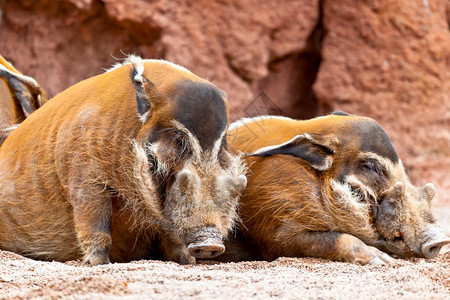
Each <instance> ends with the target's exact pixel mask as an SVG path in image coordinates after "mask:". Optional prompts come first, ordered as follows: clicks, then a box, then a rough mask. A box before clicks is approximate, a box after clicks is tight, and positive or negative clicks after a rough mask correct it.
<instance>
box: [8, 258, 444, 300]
mask: <svg viewBox="0 0 450 300" xmlns="http://www.w3.org/2000/svg"><path fill="white" fill-rule="evenodd" d="M0 266H1V270H2V271H1V274H0V297H2V298H5V299H18V298H21V299H23V298H34V297H39V298H41V297H43V298H62V297H68V296H70V297H71V298H75V299H93V298H96V299H111V298H113V297H124V298H138V297H151V298H152V299H181V298H183V299H186V298H195V299H211V298H216V299H224V298H228V299H229V298H231V297H235V298H239V299H244V298H245V299H247V298H255V299H258V298H259V299H263V298H264V299H265V298H271V297H277V298H278V297H282V298H283V299H292V298H297V299H298V298H303V299H308V298H318V299H322V298H323V299H329V298H337V299H339V298H354V297H358V298H361V299H388V298H395V299H411V298H415V299H419V298H427V299H431V298H432V299H445V298H447V299H448V297H449V296H450V280H449V278H450V252H447V253H445V254H443V255H441V256H440V257H439V258H438V259H434V260H423V259H413V260H398V261H397V262H396V263H395V264H394V265H390V266H369V267H367V266H366V267H361V266H358V265H353V264H349V263H338V262H330V261H326V260H321V259H312V258H279V259H277V260H275V261H273V262H241V263H215V262H212V261H208V262H203V263H202V264H198V265H187V266H181V265H178V264H176V263H171V262H161V261H136V262H131V263H126V264H110V265H106V266H98V267H88V266H84V265H82V264H81V263H80V262H77V261H71V262H67V263H58V262H41V261H34V260H31V259H26V258H23V257H21V256H19V255H15V254H13V253H10V252H6V251H2V252H0Z"/></svg>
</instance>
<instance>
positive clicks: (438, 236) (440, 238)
mask: <svg viewBox="0 0 450 300" xmlns="http://www.w3.org/2000/svg"><path fill="white" fill-rule="evenodd" d="M449 243H450V238H449V237H447V236H446V235H445V234H444V232H443V231H442V230H441V229H440V228H432V229H430V230H429V231H428V239H427V240H426V241H425V242H424V243H423V244H422V246H421V250H422V255H423V256H424V257H425V258H435V257H436V256H437V255H438V254H439V251H441V248H442V247H443V246H445V245H447V244H449Z"/></svg>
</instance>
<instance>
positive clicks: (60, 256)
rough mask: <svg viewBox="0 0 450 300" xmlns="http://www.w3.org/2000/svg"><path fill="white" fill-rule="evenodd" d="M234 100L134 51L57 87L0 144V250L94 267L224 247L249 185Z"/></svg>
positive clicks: (204, 254) (191, 255)
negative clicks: (234, 148)
mask: <svg viewBox="0 0 450 300" xmlns="http://www.w3.org/2000/svg"><path fill="white" fill-rule="evenodd" d="M227 106H228V104H227V100H226V96H225V94H224V93H223V92H222V91H220V90H218V89H217V88H216V87H215V86H214V85H213V84H211V83H210V82H208V81H206V80H204V79H201V78H199V77H197V76H196V75H194V74H193V73H191V72H190V71H188V70H187V69H185V68H183V67H180V66H178V65H175V64H172V63H169V62H166V61H161V60H142V59H140V58H138V57H135V56H130V57H128V59H127V60H126V61H125V62H124V64H119V65H117V66H115V67H113V68H112V69H111V70H109V71H108V72H106V73H104V74H102V75H99V76H95V77H92V78H90V79H87V80H85V81H82V82H80V83H78V84H76V85H74V86H73V87H71V88H69V89H67V90H66V91H64V92H62V93H60V94H59V95H57V96H56V97H55V98H53V99H52V100H50V101H49V102H47V103H46V104H45V105H44V106H43V107H42V108H40V109H39V110H37V111H36V112H34V113H33V114H32V115H31V116H30V117H29V118H27V119H26V120H25V121H24V122H23V123H22V124H21V125H20V126H19V127H18V128H17V129H16V130H15V131H13V133H12V134H11V135H10V136H9V137H8V138H7V139H6V141H5V143H4V144H3V145H2V147H1V148H0V248H1V249H5V250H10V251H14V252H17V253H20V254H23V255H26V256H28V257H32V258H37V259H43V260H58V261H66V260H72V259H78V258H82V259H83V261H85V262H87V263H89V264H91V265H97V264H104V263H108V262H110V261H116V262H124V261H130V260H136V259H143V258H152V257H154V256H153V255H154V254H155V253H161V252H162V255H163V258H164V259H167V260H172V261H176V262H180V263H194V262H195V258H212V257H215V256H217V255H219V254H221V253H222V252H223V251H224V249H225V247H224V245H223V242H222V239H223V237H224V236H226V234H227V232H228V231H229V230H230V229H231V228H232V227H233V224H234V221H235V219H236V218H237V214H236V206H237V204H238V195H239V194H240V192H241V191H242V190H243V188H244V187H245V184H246V177H245V176H244V175H243V172H244V169H243V166H242V162H241V159H240V158H239V157H238V156H233V155H230V154H229V152H228V151H227V150H226V148H225V132H226V129H227V127H228V112H227V111H228V110H227Z"/></svg>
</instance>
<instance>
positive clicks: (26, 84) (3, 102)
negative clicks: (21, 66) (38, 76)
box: [0, 55, 47, 145]
mask: <svg viewBox="0 0 450 300" xmlns="http://www.w3.org/2000/svg"><path fill="white" fill-rule="evenodd" d="M0 78H1V79H2V80H0V145H1V144H2V143H3V141H4V140H5V139H6V138H7V137H8V135H9V134H11V132H12V131H13V130H14V129H15V128H17V126H18V124H19V123H21V122H22V121H23V120H25V118H27V117H28V116H29V115H30V114H31V113H32V112H34V111H35V110H36V109H38V108H39V107H41V106H42V105H43V104H44V103H45V102H47V96H46V95H45V92H44V90H43V89H42V88H41V87H40V86H39V84H38V83H37V82H36V80H34V79H33V78H31V77H28V76H25V75H22V73H20V72H19V71H18V70H17V69H16V68H14V66H13V65H12V64H11V63H9V62H8V61H7V60H6V59H4V58H3V56H1V55H0Z"/></svg>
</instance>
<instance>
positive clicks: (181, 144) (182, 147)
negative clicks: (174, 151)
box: [173, 132, 190, 156]
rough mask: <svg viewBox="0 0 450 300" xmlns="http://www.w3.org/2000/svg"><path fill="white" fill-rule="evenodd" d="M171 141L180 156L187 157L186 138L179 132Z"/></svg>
mask: <svg viewBox="0 0 450 300" xmlns="http://www.w3.org/2000/svg"><path fill="white" fill-rule="evenodd" d="M173 141H174V143H175V144H176V147H177V148H178V150H179V151H180V154H181V155H183V156H184V155H187V154H189V152H190V149H189V143H188V142H187V140H186V137H185V136H184V134H183V133H181V132H176V133H174V135H173Z"/></svg>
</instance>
